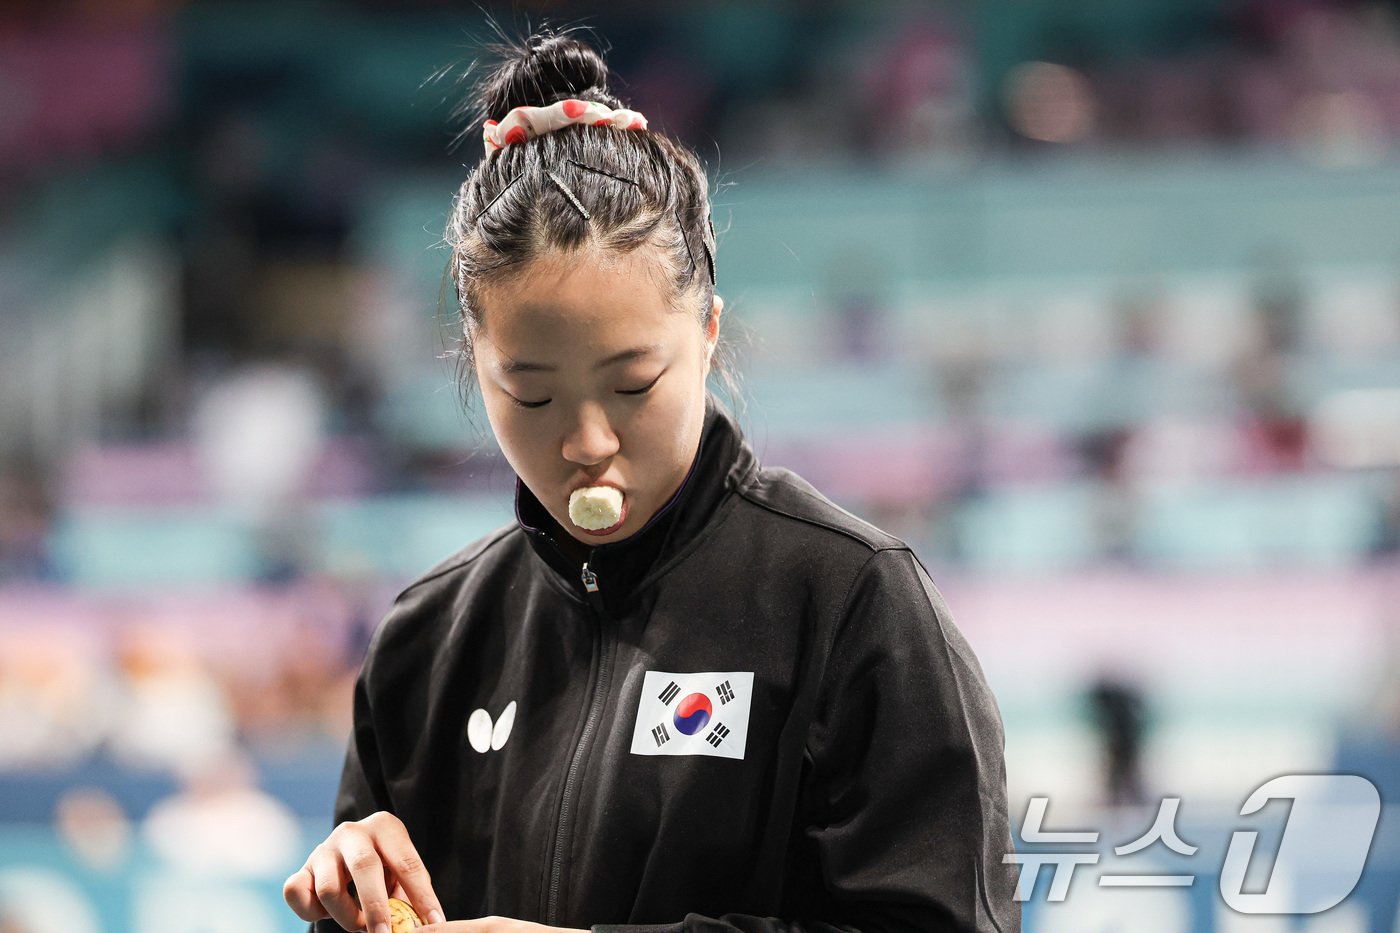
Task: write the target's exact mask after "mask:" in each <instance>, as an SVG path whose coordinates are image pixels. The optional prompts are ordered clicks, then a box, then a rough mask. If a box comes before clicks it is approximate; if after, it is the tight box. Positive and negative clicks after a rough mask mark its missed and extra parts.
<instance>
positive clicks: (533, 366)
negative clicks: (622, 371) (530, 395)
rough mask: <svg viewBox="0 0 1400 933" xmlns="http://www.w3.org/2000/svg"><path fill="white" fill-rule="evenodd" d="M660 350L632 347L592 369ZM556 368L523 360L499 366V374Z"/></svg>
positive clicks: (547, 370)
mask: <svg viewBox="0 0 1400 933" xmlns="http://www.w3.org/2000/svg"><path fill="white" fill-rule="evenodd" d="M660 350H661V346H660V344H654V343H653V344H648V345H647V346H644V347H632V348H631V349H630V350H623V351H622V352H621V353H614V354H613V355H612V356H610V357H608V358H607V359H605V360H600V361H599V362H598V364H597V365H596V366H594V367H593V368H594V369H595V370H597V369H603V368H605V367H608V366H614V365H616V364H618V363H624V362H627V361H628V360H635V359H640V358H641V357H644V356H650V355H651V354H653V353H656V352H658V351H660ZM558 368H559V367H557V366H546V365H545V364H543V363H527V362H525V361H524V360H511V361H510V362H509V363H502V364H501V372H503V373H508V374H512V375H513V374H515V373H552V372H554V371H555V370H556V369H558Z"/></svg>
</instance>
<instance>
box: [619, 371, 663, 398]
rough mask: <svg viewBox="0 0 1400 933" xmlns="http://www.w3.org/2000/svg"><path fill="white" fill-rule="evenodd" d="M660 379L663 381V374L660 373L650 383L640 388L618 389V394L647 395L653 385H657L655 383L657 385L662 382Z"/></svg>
mask: <svg viewBox="0 0 1400 933" xmlns="http://www.w3.org/2000/svg"><path fill="white" fill-rule="evenodd" d="M660 381H661V375H660V374H658V375H657V377H656V378H655V379H653V380H652V381H651V382H650V383H649V384H648V385H645V386H642V387H641V388H640V389H618V390H617V394H618V395H646V394H647V393H648V392H650V391H651V390H652V387H653V386H655V385H656V384H657V383H658V382H660Z"/></svg>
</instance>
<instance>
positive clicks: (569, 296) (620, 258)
mask: <svg viewBox="0 0 1400 933" xmlns="http://www.w3.org/2000/svg"><path fill="white" fill-rule="evenodd" d="M481 297H482V308H481V322H482V327H483V329H484V331H485V333H486V335H487V337H488V338H489V339H488V341H487V342H488V343H490V344H492V345H494V347H495V349H496V350H497V351H499V352H500V353H501V354H502V355H504V356H507V357H511V358H519V359H526V360H534V359H535V358H536V357H539V356H542V355H551V356H554V357H558V356H560V355H561V354H563V355H568V356H576V357H588V356H599V357H602V356H607V355H608V354H609V353H614V352H617V350H619V349H625V348H626V347H632V346H636V345H640V344H666V343H668V342H670V341H673V340H674V339H677V338H678V337H679V336H680V335H681V333H682V332H683V331H684V330H687V329H694V330H696V331H697V332H698V327H696V326H695V325H694V324H693V322H690V321H689V316H688V315H685V314H681V313H679V312H677V311H676V310H675V308H674V307H673V305H672V295H671V292H670V288H669V285H668V283H667V281H666V277H665V274H664V272H663V271H662V270H661V269H660V268H659V266H658V264H657V263H656V262H655V261H654V260H653V259H652V257H650V256H648V255H647V254H646V251H645V249H638V250H634V251H632V252H629V253H616V252H611V251H601V250H587V249H585V250H577V251H572V252H569V253H552V254H549V255H546V256H544V257H541V258H540V259H537V260H535V261H533V262H531V263H530V264H529V265H527V266H525V267H524V268H523V269H521V271H520V272H519V273H517V274H516V275H514V276H512V277H511V278H510V279H509V280H507V281H505V282H502V283H500V284H499V285H496V286H495V287H492V288H489V289H484V290H483V293H482V296H481ZM687 323H690V324H691V326H690V328H686V327H685V325H686V324H687ZM550 362H554V360H550Z"/></svg>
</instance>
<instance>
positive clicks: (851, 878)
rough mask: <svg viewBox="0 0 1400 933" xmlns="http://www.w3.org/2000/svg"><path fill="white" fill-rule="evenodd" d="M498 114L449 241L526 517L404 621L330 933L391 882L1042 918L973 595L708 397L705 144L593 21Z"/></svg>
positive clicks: (498, 893)
mask: <svg viewBox="0 0 1400 933" xmlns="http://www.w3.org/2000/svg"><path fill="white" fill-rule="evenodd" d="M481 93H482V97H483V99H482V100H481V101H480V103H481V104H482V107H483V109H484V111H485V113H486V115H487V116H488V117H489V119H488V120H486V121H485V125H484V129H483V137H484V140H485V146H486V153H485V156H484V158H483V159H482V161H481V163H480V164H479V165H478V166H477V167H476V169H475V171H473V172H472V173H471V175H470V177H469V178H468V179H467V181H466V182H465V183H464V184H463V185H462V187H461V190H460V192H459V194H458V196H457V198H456V200H455V203H454V207H453V214H452V220H451V223H450V225H449V230H448V243H449V245H450V247H451V250H452V260H451V262H452V266H451V268H452V274H453V278H454V281H455V284H456V288H457V297H458V301H459V305H460V310H461V315H462V327H463V330H462V337H463V355H464V361H465V362H466V363H468V364H469V365H470V372H471V374H472V376H471V378H472V379H473V380H474V381H475V383H476V384H477V386H478V387H479V390H480V393H481V400H482V403H483V405H484V407H485V410H486V414H487V416H488V418H489V421H490V424H491V427H492V430H493V431H494V433H495V436H496V439H497V441H498V442H499V444H500V447H501V450H502V451H503V453H504V455H505V457H506V459H507V461H508V462H509V463H510V465H511V467H512V468H513V469H514V471H515V473H516V475H517V482H516V521H514V522H512V523H511V524H510V525H509V526H507V527H504V528H501V529H500V530H498V531H497V532H495V533H493V534H491V535H488V536H487V537H485V538H484V539H482V540H480V541H477V542H475V543H473V544H471V545H469V546H468V547H466V548H465V549H464V550H462V551H461V552H459V553H458V554H456V555H454V556H453V557H451V558H449V559H448V560H446V561H444V562H443V563H442V564H440V565H438V566H437V567H435V568H434V569H432V570H430V571H429V572H428V573H426V574H425V575H424V576H423V577H422V578H421V579H419V580H418V581H417V582H416V583H414V584H413V585H411V586H409V587H408V589H406V590H405V591H404V592H403V593H402V594H401V595H400V596H399V598H398V600H397V601H396V602H395V604H394V606H393V608H392V610H391V611H390V612H389V614H388V616H387V618H386V619H385V621H384V622H383V624H382V625H381V626H380V628H379V629H378V631H377V633H376V635H375V637H374V640H373V643H372V646H371V648H370V650H369V654H368V657H367V658H366V660H365V663H364V667H363V670H362V672H361V674H360V676H359V679H358V681H357V683H356V687H355V719H354V730H353V734H352V736H351V738H350V743H349V749H348V752H347V755H346V760H345V766H344V772H343V775H342V778H341V784H340V791H339V794H338V797H337V799H336V806H335V813H336V819H337V820H338V825H337V826H336V828H335V829H334V831H333V832H332V833H331V834H330V836H329V837H328V838H327V839H326V840H325V841H324V842H323V843H321V844H320V845H319V846H317V847H316V849H315V850H314V851H313V852H312V853H311V855H310V857H309V858H308V859H307V861H306V864H305V866H304V867H303V868H301V869H300V870H299V871H298V872H297V873H296V874H294V875H292V876H291V877H290V878H289V879H287V882H286V886H285V890H284V894H285V896H286V899H287V902H288V904H289V905H290V906H291V907H292V909H293V910H294V911H295V912H296V913H297V914H298V915H299V916H300V917H302V918H303V919H306V920H310V921H314V922H315V925H314V927H313V929H314V930H316V931H319V933H330V931H333V930H336V929H337V925H338V926H339V927H343V928H345V929H349V930H369V931H372V933H379V931H381V930H387V929H388V926H387V924H388V921H389V907H388V898H389V897H390V896H391V895H394V896H397V897H399V898H401V899H404V900H407V901H409V902H411V903H412V905H413V906H414V907H415V908H416V909H417V911H418V912H419V913H420V914H421V915H422V916H423V918H424V919H425V920H426V921H428V922H429V923H432V924H434V926H433V927H432V929H434V930H441V931H458V933H464V931H478V933H486V931H525V930H542V929H551V928H553V929H559V928H563V929H573V930H579V929H590V928H591V929H592V930H594V931H615V933H622V931H634V933H643V931H651V933H660V931H667V933H682V931H696V933H698V931H779V930H782V931H833V930H845V931H851V930H860V931H872V930H920V931H940V930H957V931H962V930H976V931H990V933H995V931H999V933H1010V931H1013V930H1018V929H1019V927H1020V915H1019V908H1018V905H1017V904H1016V902H1015V901H1014V899H1013V896H1012V892H1013V888H1014V876H1013V875H1012V873H1011V872H1012V869H1013V867H1014V866H1012V865H1008V864H1005V863H1004V862H1003V855H1005V854H1006V853H1008V852H1010V851H1011V841H1010V831H1009V824H1008V818H1007V802H1006V775H1005V766H1004V762H1003V736H1002V725H1001V719H1000V715H999V712H998V710H997V706H996V702H995V700H994V698H993V696H992V694H991V692H990V691H989V690H988V688H987V685H986V682H985V680H984V678H983V675H982V671H981V668H980V667H979V665H978V662H977V660H976V658H975V656H974V654H973V652H972V649H971V648H969V647H968V644H967V642H966V641H965V640H964V639H963V637H962V635H961V634H960V633H959V631H958V629H957V628H956V627H955V626H954V624H953V621H952V618H951V616H950V615H949V612H948V607H947V606H946V604H945V603H944V601H943V599H942V597H941V596H940V595H939V593H938V591H937V590H936V589H935V588H934V586H933V584H932V583H931V582H930V580H929V577H928V575H927V573H926V572H925V570H924V568H923V566H922V565H921V564H920V562H919V561H918V559H917V558H916V557H915V556H914V554H912V553H911V552H910V549H909V548H908V546H907V545H905V544H904V543H903V542H902V541H900V540H899V539H897V538H895V537H892V536H891V535H888V534H886V533H884V532H882V531H880V530H879V529H877V528H875V527H873V526H871V525H869V524H867V523H866V522H864V521H861V520H860V519H859V518H856V517H854V516H853V515H851V514H849V513H847V512H845V511H843V510H842V509H840V508H838V507H837V506H835V505H833V504H832V503H831V502H830V501H828V500H827V499H826V498H824V497H823V496H822V495H821V494H820V493H819V492H817V490H816V489H814V488H813V487H812V486H811V485H809V484H808V483H807V482H805V481H804V480H802V479H801V478H800V477H798V476H797V475H795V474H794V473H792V472H790V471H788V470H784V469H779V468H769V467H762V466H760V465H759V463H758V462H757V460H756V459H755V457H754V454H753V451H752V450H751V449H750V447H749V445H748V444H747V443H746V442H745V440H744V438H743V436H742V434H741V432H740V430H739V428H738V426H737V425H736V423H735V420H734V419H733V417H731V415H730V414H729V413H728V411H727V410H726V409H725V408H724V407H723V406H722V405H721V404H720V403H719V402H718V401H717V400H716V399H715V398H714V397H713V396H712V395H711V394H710V393H709V392H708V391H707V389H706V379H707V376H708V375H709V373H710V371H711V368H712V366H717V365H718V363H717V361H716V359H715V354H716V347H717V345H718V341H719V334H720V318H721V313H722V311H723V308H724V303H723V301H722V300H721V299H720V297H719V296H718V295H716V294H715V288H714V285H715V243H714V232H713V227H712V225H711V224H710V222H709V213H710V210H709V194H708V186H707V183H706V179H705V175H704V173H703V171H702V170H701V168H700V165H699V162H698V160H697V159H696V157H695V155H694V154H693V153H692V152H691V151H689V150H688V149H686V148H685V147H683V146H681V145H680V144H678V143H677V142H675V141H674V140H672V139H670V138H668V137H667V136H665V135H663V134H661V133H659V132H656V131H654V130H651V129H648V127H647V122H646V118H645V117H644V116H643V115H642V114H639V113H636V112H634V111H630V110H627V109H626V108H625V107H624V106H623V104H622V102H621V101H619V100H618V99H617V98H615V97H614V96H613V95H612V94H611V93H609V91H608V90H607V70H606V67H605V65H604V62H603V60H602V59H601V57H600V56H599V55H598V54H597V53H596V52H595V51H594V50H593V49H591V48H589V47H588V46H587V45H585V44H583V43H581V42H580V41H578V40H577V39H576V38H575V37H573V36H572V35H570V34H549V35H543V36H537V37H536V38H534V39H532V40H531V41H530V42H529V43H528V44H527V45H526V46H524V47H522V48H520V49H518V50H517V51H516V52H515V54H514V55H513V56H512V57H509V58H508V59H507V60H506V61H505V62H504V64H502V65H501V66H500V67H499V69H498V71H496V72H495V73H494V74H493V75H492V76H491V77H490V78H489V79H488V80H487V81H486V82H485V83H484V85H483V88H482V92H481ZM877 468H878V465H877V464H871V469H877ZM436 924H441V925H440V926H438V925H436Z"/></svg>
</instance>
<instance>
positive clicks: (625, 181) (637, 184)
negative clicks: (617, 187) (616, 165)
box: [566, 159, 642, 188]
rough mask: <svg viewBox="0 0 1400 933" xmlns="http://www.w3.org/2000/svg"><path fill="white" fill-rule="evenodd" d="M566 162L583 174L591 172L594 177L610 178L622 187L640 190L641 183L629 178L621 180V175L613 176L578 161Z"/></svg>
mask: <svg viewBox="0 0 1400 933" xmlns="http://www.w3.org/2000/svg"><path fill="white" fill-rule="evenodd" d="M566 161H568V162H569V163H571V164H573V165H577V166H578V167H579V168H581V169H583V170H584V171H585V172H593V173H594V174H595V175H606V176H608V177H609V178H611V179H613V180H615V181H620V182H622V183H623V184H624V185H632V186H633V187H635V188H640V187H641V186H642V183H641V182H639V181H633V180H632V179H630V178H623V177H622V176H621V175H614V174H613V173H612V172H609V171H605V170H604V169H601V168H595V167H593V166H592V165H585V164H584V163H582V162H580V161H578V160H577V159H567V160H566Z"/></svg>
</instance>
